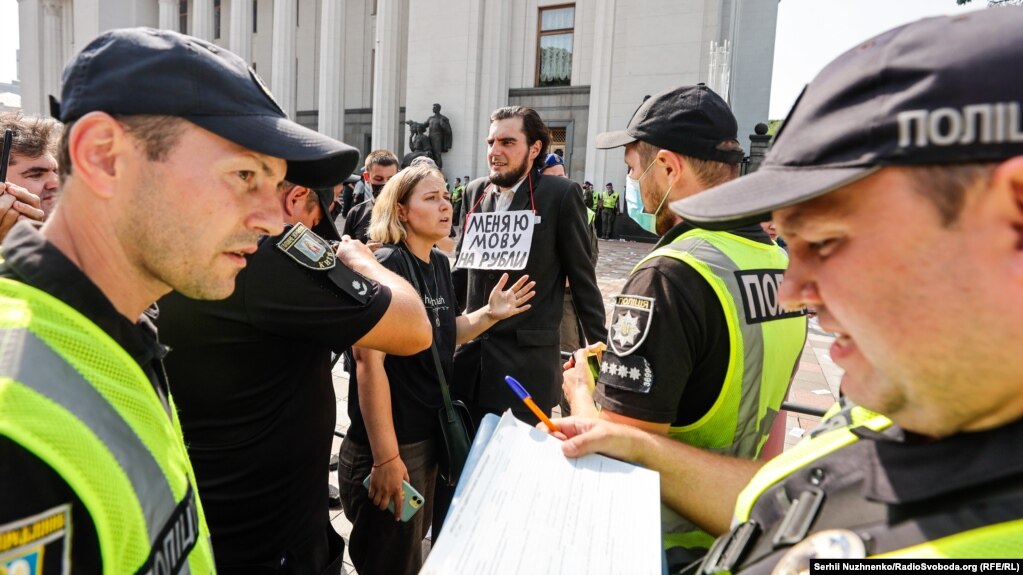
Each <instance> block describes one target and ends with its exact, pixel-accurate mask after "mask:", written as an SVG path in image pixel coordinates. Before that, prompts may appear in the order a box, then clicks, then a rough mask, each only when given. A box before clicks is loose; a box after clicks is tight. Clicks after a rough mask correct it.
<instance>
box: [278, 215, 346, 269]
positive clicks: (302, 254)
mask: <svg viewBox="0 0 1023 575" xmlns="http://www.w3.org/2000/svg"><path fill="white" fill-rule="evenodd" d="M277 249H279V250H281V251H282V252H284V253H285V254H287V255H288V257H290V258H291V259H293V260H295V261H296V262H297V263H298V264H299V265H301V266H304V267H307V268H309V269H312V270H329V269H331V268H333V267H334V264H336V263H337V256H336V255H335V254H334V249H333V248H332V247H331V245H330V242H328V241H327V240H325V239H323V238H321V237H320V236H318V235H316V234H315V233H313V231H312V230H310V229H309V228H307V227H305V226H304V225H302V224H295V225H293V226H291V229H290V230H289V231H288V233H286V234H284V237H282V238H281V239H280V240H278V242H277Z"/></svg>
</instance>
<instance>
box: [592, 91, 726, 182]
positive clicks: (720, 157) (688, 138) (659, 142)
mask: <svg viewBox="0 0 1023 575" xmlns="http://www.w3.org/2000/svg"><path fill="white" fill-rule="evenodd" d="M738 131H739V127H738V125H737V124H736V122H735V115H734V114H732V110H731V108H729V107H728V104H727V103H725V101H724V100H722V99H721V96H718V95H717V94H715V93H714V91H713V90H711V89H710V88H708V87H707V86H706V85H704V84H697V85H695V86H681V87H678V88H672V89H670V90H665V91H663V92H659V93H657V94H654V95H653V96H650V97H649V98H647V99H646V100H645V101H644V102H643V103H642V104H641V105H640V107H639V108H638V109H637V110H636V112H635V113H634V114H633V115H632V119H631V120H629V126H628V127H627V128H625V129H624V130H619V131H617V132H604V133H603V134H600V135H599V136H597V148H598V149H601V150H607V149H610V148H618V147H620V146H624V145H626V144H631V143H632V142H635V141H637V140H640V141H643V142H646V143H648V144H652V145H654V146H657V147H658V148H662V149H665V150H670V151H672V152H675V153H677V154H685V155H687V156H692V157H694V158H700V159H703V160H714V161H717V162H725V163H728V164H737V163H739V162H740V161H741V160H742V158H743V153H742V151H741V150H727V151H726V150H719V149H717V146H718V144H720V143H721V142H723V141H725V140H736V139H737V137H736V134H737V133H738Z"/></svg>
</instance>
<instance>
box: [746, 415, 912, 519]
mask: <svg viewBox="0 0 1023 575" xmlns="http://www.w3.org/2000/svg"><path fill="white" fill-rule="evenodd" d="M829 412H830V410H829ZM829 422H831V423H829ZM834 422H838V423H840V424H841V425H839V426H837V427H834V429H830V430H828V431H825V432H823V433H819V434H818V433H817V432H816V431H815V432H814V434H813V435H811V436H810V437H807V438H806V439H804V440H803V441H801V442H799V443H798V444H796V445H795V446H794V447H793V448H792V449H789V450H788V451H785V452H783V453H781V454H779V455H777V456H776V457H774V458H772V459H771V460H770V461H768V462H767V463H765V464H764V466H763V467H761V468H760V470H759V471H757V473H756V475H754V476H753V479H751V480H750V482H749V484H747V485H746V487H745V488H743V490H742V492H740V493H739V497H738V498H736V500H735V515H734V517H733V519H732V523H733V525H738V524H739V523H742V522H744V521H748V520H749V518H750V514H751V513H752V511H753V506H754V505H755V504H756V502H757V499H759V498H760V496H761V495H763V494H764V492H766V491H767V490H768V489H770V488H771V487H772V486H773V485H775V484H776V483H778V482H779V481H781V480H783V479H785V478H786V477H788V476H789V475H791V474H792V473H794V472H796V471H797V470H799V469H802V468H803V467H806V466H807V465H809V464H810V463H812V462H813V461H816V460H818V459H820V458H821V457H824V456H825V455H827V454H829V453H832V452H834V451H837V450H838V449H841V448H842V447H845V446H846V445H849V444H851V443H853V442H855V441H857V439H858V438H857V437H856V434H854V433H853V432H852V430H853V429H855V428H857V427H866V428H867V429H870V430H873V431H878V432H880V431H883V430H885V429H887V428H888V427H889V426H891V424H892V422H891V420H890V419H888V418H887V417H884V416H883V415H878V414H877V413H874V412H873V411H870V410H869V409H866V408H863V407H860V406H858V405H853V406H850V407H848V408H846V409H843V410H841V411H839V412H835V413H834V414H833V415H832V416H831V417H829V418H827V419H824V420H823V421H822V422H821V425H822V426H829V425H831V424H832V423H834Z"/></svg>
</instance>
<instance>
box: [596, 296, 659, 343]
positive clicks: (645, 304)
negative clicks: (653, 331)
mask: <svg viewBox="0 0 1023 575" xmlns="http://www.w3.org/2000/svg"><path fill="white" fill-rule="evenodd" d="M653 312H654V298H652V297H644V296H641V295H625V294H622V295H617V296H615V305H614V309H613V310H611V327H610V328H609V329H608V332H607V343H608V345H609V346H611V351H613V352H615V353H616V354H617V355H618V356H620V357H622V356H626V355H629V354H630V353H632V352H634V351H636V349H637V348H638V347H639V346H640V345H642V344H643V341H644V340H645V339H646V336H647V334H648V333H650V319H651V317H652V316H653Z"/></svg>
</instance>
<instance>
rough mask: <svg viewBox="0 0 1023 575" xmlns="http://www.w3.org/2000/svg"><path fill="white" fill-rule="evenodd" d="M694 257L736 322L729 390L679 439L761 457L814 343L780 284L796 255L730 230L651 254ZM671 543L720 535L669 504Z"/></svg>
mask: <svg viewBox="0 0 1023 575" xmlns="http://www.w3.org/2000/svg"><path fill="white" fill-rule="evenodd" d="M656 257H670V258H674V259H676V260H679V261H681V262H684V263H686V264H687V265H689V266H690V267H692V268H693V269H694V270H696V271H697V272H698V273H699V274H700V275H701V276H702V277H703V279H704V280H706V281H707V283H708V284H710V287H711V288H712V289H713V291H714V293H715V294H716V295H717V297H718V300H719V301H720V302H721V308H722V310H723V311H724V313H725V322H726V325H727V326H728V340H729V348H730V354H729V360H728V369H727V372H726V374H725V381H724V383H723V385H722V386H721V392H720V393H719V395H718V397H717V399H716V400H715V401H714V403H713V405H712V406H711V408H710V410H708V411H707V413H706V414H704V415H703V417H701V418H700V419H698V420H697V421H695V422H693V423H691V424H689V425H685V426H681V427H672V428H670V430H669V431H668V435H669V436H670V437H672V438H673V439H676V440H678V441H682V442H684V443H688V444H690V445H694V446H696V447H701V448H703V449H707V450H710V451H714V452H717V453H723V454H728V455H734V456H737V457H742V458H745V459H755V458H756V457H757V455H758V454H759V453H760V450H761V449H762V448H763V446H764V444H765V443H766V442H767V436H768V433H769V432H770V430H771V424H772V423H773V422H774V418H775V416H776V415H777V414H778V411H779V409H780V408H781V403H782V401H783V400H784V399H785V395H786V393H787V391H788V387H789V383H790V381H791V380H792V377H793V375H795V371H796V367H797V365H798V363H799V357H800V355H801V354H802V351H803V344H804V343H805V341H806V317H805V316H804V315H803V314H802V312H786V311H785V310H783V309H782V308H781V305H780V303H779V301H778V286H779V284H780V283H781V278H782V275H783V273H784V270H785V268H786V267H788V256H787V255H786V254H785V251H784V250H782V249H781V248H779V247H778V246H777V245H775V244H773V243H772V244H764V243H761V242H758V241H755V240H751V239H747V238H744V237H741V236H738V235H736V234H732V233H728V232H712V231H707V230H701V229H693V230H689V231H687V232H685V233H683V234H682V235H680V236H679V237H678V238H677V239H676V240H675V242H673V243H672V244H670V245H667V246H664V247H662V248H659V249H656V250H654V251H653V252H651V253H650V254H649V255H648V256H647V257H646V258H644V259H643V260H641V261H640V263H639V264H637V266H636V267H637V268H638V267H639V266H640V265H642V264H643V263H644V262H646V261H648V260H650V259H652V258H656ZM662 520H663V521H664V523H665V524H664V528H665V529H667V530H668V531H669V532H666V533H665V535H664V545H665V547H666V548H671V547H675V546H682V547H708V546H709V545H710V544H711V543H713V541H714V538H713V537H712V536H711V535H710V534H708V533H705V532H703V531H700V530H698V529H697V528H696V527H695V526H694V525H692V524H691V523H689V522H688V521H686V520H684V519H683V518H681V517H679V516H678V515H677V514H675V513H674V512H673V511H671V510H670V509H668V508H667V507H663V508H662Z"/></svg>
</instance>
